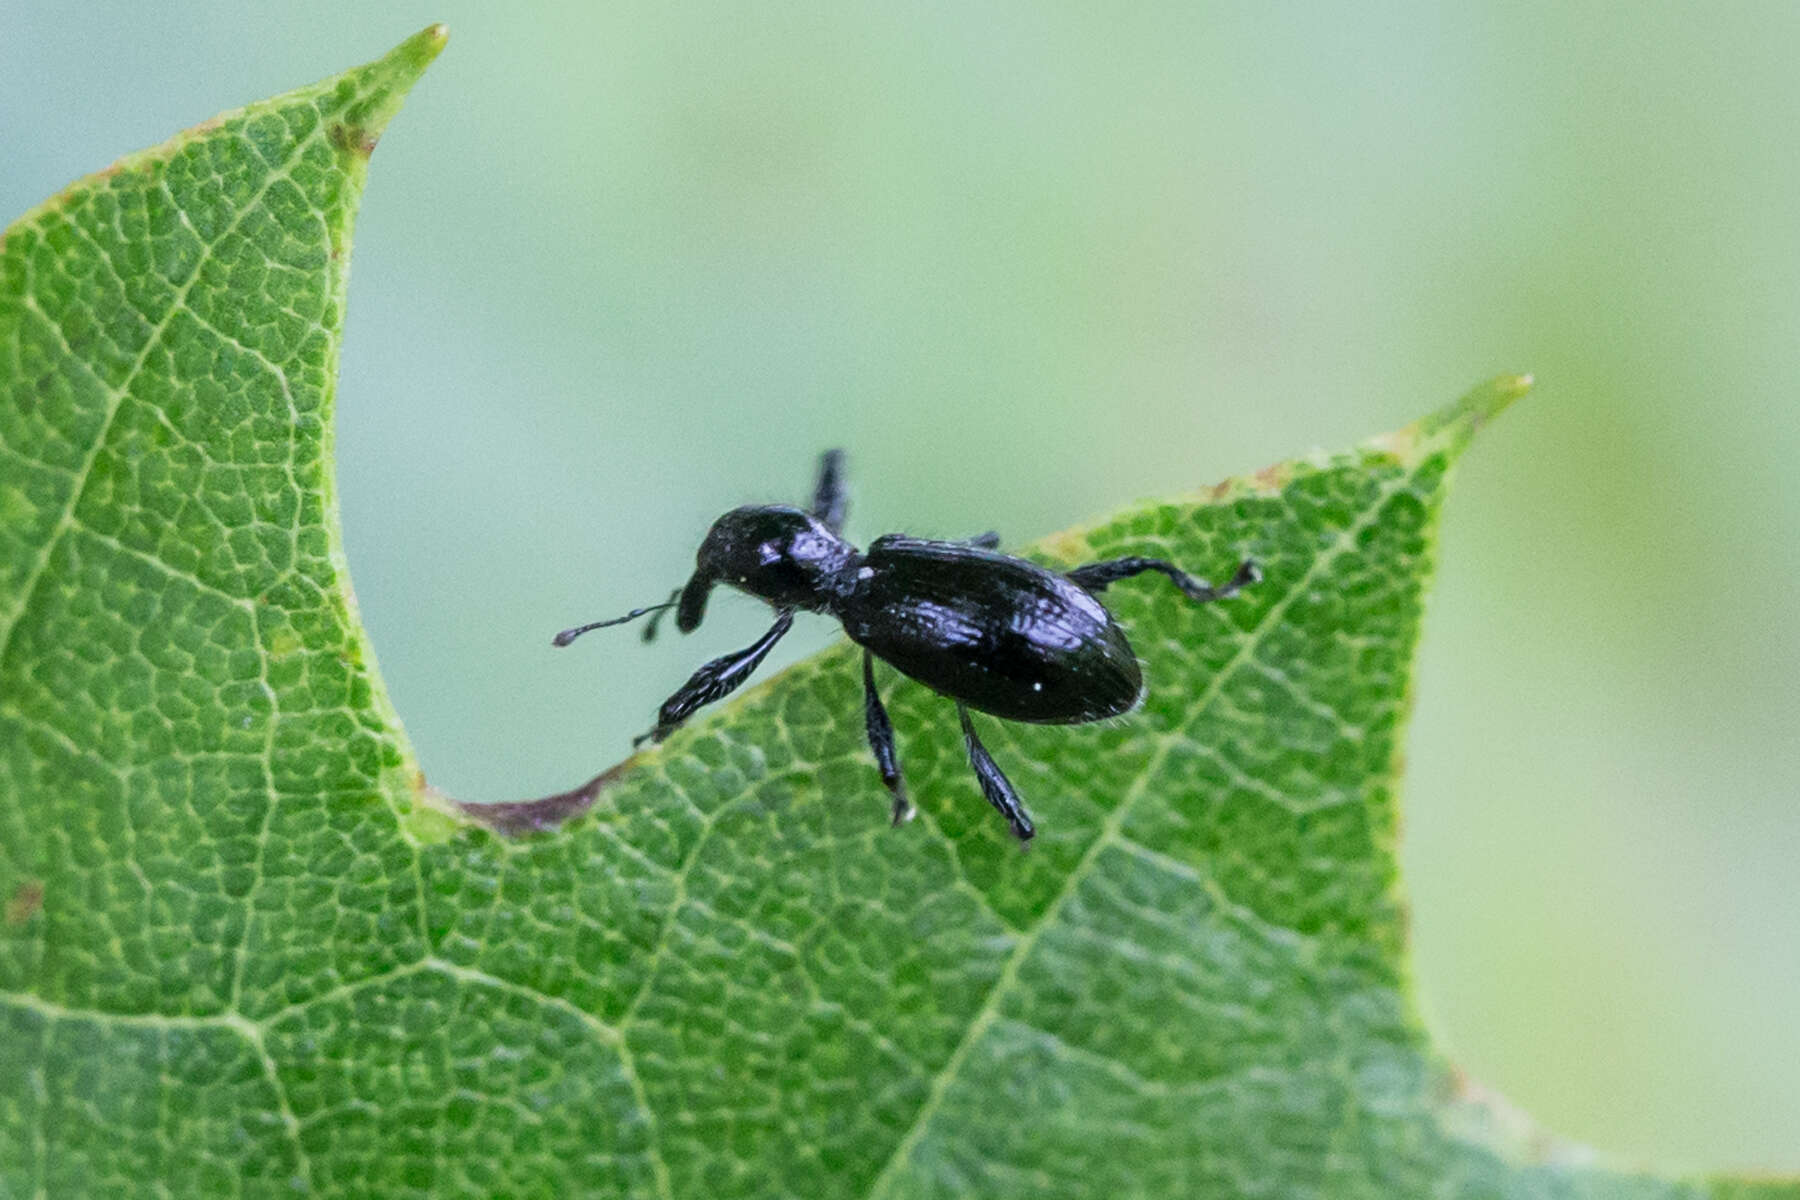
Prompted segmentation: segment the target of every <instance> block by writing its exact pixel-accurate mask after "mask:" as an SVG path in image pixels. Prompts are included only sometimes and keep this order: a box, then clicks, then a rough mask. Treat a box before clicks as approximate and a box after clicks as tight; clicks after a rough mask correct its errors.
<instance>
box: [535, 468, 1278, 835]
mask: <svg viewBox="0 0 1800 1200" xmlns="http://www.w3.org/2000/svg"><path fill="white" fill-rule="evenodd" d="M847 508H848V497H847V494H846V492H845V490H844V484H843V454H842V453H841V452H840V451H836V450H833V451H829V452H828V453H826V455H825V456H824V458H823V460H822V461H821V462H820V465H819V482H818V487H817V489H816V490H815V493H814V496H813V503H812V507H811V509H810V510H802V509H798V508H789V507H787V506H785V505H776V504H770V505H754V506H749V507H745V508H736V509H733V510H732V511H730V512H728V513H726V514H725V515H724V516H722V517H720V518H719V519H718V520H717V521H715V522H713V527H712V529H710V530H709V531H708V532H707V535H706V540H705V541H704V542H702V543H701V544H700V551H699V553H698V554H697V555H696V556H695V567H694V574H693V577H692V578H691V579H689V580H688V582H687V584H686V586H684V587H682V588H681V589H679V590H678V591H677V592H676V593H675V594H674V595H673V596H671V597H670V599H669V601H668V602H667V603H666V604H652V605H649V606H647V607H645V608H638V609H633V610H632V611H631V612H629V613H627V614H625V615H624V616H622V617H617V618H614V619H613V620H610V621H596V622H594V623H593V624H591V625H581V626H578V627H576V628H574V629H565V630H563V631H562V632H561V633H559V634H557V635H556V638H555V644H556V645H558V646H566V645H568V644H569V643H570V642H572V641H574V640H575V639H576V638H577V637H579V636H581V635H582V634H583V633H586V632H587V631H588V630H590V629H600V628H603V627H605V626H608V625H619V624H622V623H624V622H626V621H633V620H636V619H637V618H638V617H641V616H644V615H645V614H646V613H654V614H656V615H655V616H653V617H651V620H650V624H649V626H648V627H647V628H646V629H645V630H644V640H645V641H649V640H650V639H651V638H653V637H655V636H656V623H657V621H658V620H660V619H661V616H662V612H663V610H666V609H670V608H673V609H674V610H675V627H676V628H677V629H679V630H681V632H683V633H688V632H691V631H692V630H693V629H694V628H695V627H697V626H698V625H699V624H700V619H701V618H702V617H703V616H705V615H706V599H707V597H708V596H709V595H710V594H711V592H712V589H713V586H714V585H715V584H719V583H724V584H729V585H730V586H732V587H734V588H737V589H738V590H739V591H741V592H746V593H748V594H750V595H752V596H755V597H757V598H758V599H761V600H766V601H767V602H768V603H769V604H770V605H772V606H773V607H774V609H775V624H774V625H773V626H772V627H771V628H770V629H769V631H768V632H767V633H765V634H763V636H762V637H760V638H758V639H757V640H756V642H755V643H753V644H752V645H750V646H747V647H745V648H744V649H742V650H739V651H737V652H736V653H733V654H727V655H724V656H723V657H721V658H715V659H713V660H712V661H711V662H709V663H707V664H706V665H705V666H703V667H701V668H700V669H699V670H698V671H696V672H694V675H693V677H692V678H691V679H689V680H688V681H687V683H686V684H684V685H683V686H682V688H681V690H680V691H678V692H676V693H675V694H674V695H673V696H670V697H669V698H668V700H666V701H665V702H664V703H663V706H662V709H661V711H660V712H658V714H657V718H656V727H655V728H654V729H652V730H650V731H649V732H648V733H646V734H643V735H642V736H640V737H639V738H638V739H637V741H639V742H643V741H645V740H650V741H657V742H660V741H662V740H663V739H664V738H666V737H668V736H669V734H670V733H672V732H674V731H675V729H676V728H678V727H679V726H680V725H681V723H682V722H683V721H685V720H687V719H688V717H690V716H692V715H693V713H694V711H695V710H696V709H698V708H700V707H701V706H702V705H705V704H710V703H712V702H713V701H714V700H718V699H720V698H721V697H724V696H726V695H729V694H730V693H731V692H733V691H735V690H736V689H737V688H738V687H739V686H740V685H741V684H743V682H744V681H745V680H746V679H748V678H749V677H750V675H751V673H752V672H754V671H755V670H756V668H757V666H758V665H759V664H760V663H761V662H762V660H763V659H764V658H765V657H767V656H768V653H769V651H770V650H771V649H772V648H773V647H774V645H775V643H776V642H778V641H780V640H781V638H782V636H783V635H784V634H786V633H787V631H788V630H789V629H790V628H791V627H792V626H793V623H794V613H795V612H796V611H798V610H805V611H808V612H818V613H824V614H826V615H827V616H831V617H835V618H836V619H837V620H838V621H839V622H840V623H842V625H843V627H844V632H845V633H847V634H849V635H850V640H851V641H853V642H856V643H857V644H858V645H860V646H861V647H862V648H863V716H864V721H865V724H866V725H867V728H868V735H869V746H870V748H871V749H872V750H873V751H874V754H875V764H876V766H877V767H878V768H879V769H880V771H881V780H882V782H883V783H884V784H886V785H887V789H888V792H889V794H890V795H891V796H892V797H893V802H894V803H893V817H894V824H896V825H898V824H900V823H901V822H902V821H904V820H906V819H907V818H908V817H909V816H911V814H912V805H911V804H910V803H909V802H908V800H907V798H906V784H905V782H904V780H902V779H901V777H900V765H899V759H898V756H897V754H896V752H895V748H894V728H893V725H892V724H891V723H889V721H888V715H887V710H886V708H884V707H883V706H882V703H881V696H880V694H879V693H877V692H876V690H875V665H874V660H875V659H877V658H879V659H881V660H883V661H884V662H886V663H888V664H889V665H891V666H893V667H894V668H896V669H897V670H899V671H900V672H901V673H902V674H904V675H908V676H910V677H911V678H913V679H916V680H918V681H919V682H920V683H922V684H924V685H925V686H926V687H928V688H931V689H932V690H933V691H935V692H939V693H941V694H943V695H945V696H948V697H949V698H950V699H952V700H954V701H956V711H957V715H958V716H959V717H960V718H961V720H962V731H963V742H964V745H965V747H966V748H967V750H968V754H969V764H970V765H971V766H972V767H973V768H974V769H975V776H976V778H977V779H978V780H980V782H981V790H982V792H983V794H984V795H986V796H987V798H988V802H989V803H991V804H992V805H993V806H994V807H995V808H996V809H998V810H999V811H1000V814H1001V815H1002V816H1004V817H1005V818H1006V820H1007V823H1008V824H1009V825H1011V827H1012V831H1013V833H1014V834H1015V835H1016V836H1017V837H1018V838H1019V840H1020V841H1021V842H1026V841H1029V840H1030V839H1031V837H1032V835H1033V834H1034V833H1036V828H1035V827H1034V826H1033V825H1032V823H1031V818H1030V816H1028V815H1027V814H1026V812H1025V805H1024V804H1023V802H1021V801H1020V799H1019V794H1018V792H1017V791H1015V790H1014V788H1013V786H1012V783H1011V781H1010V780H1008V779H1007V778H1006V776H1005V775H1004V774H1002V773H1001V770H1000V768H999V767H998V766H997V765H996V764H995V762H994V760H993V758H992V757H991V756H989V754H988V752H987V748H986V747H985V746H983V745H982V744H981V739H980V738H978V737H977V736H976V735H975V726H974V724H973V723H972V722H971V721H970V720H969V709H971V708H973V709H977V710H979V711H981V712H986V713H992V714H993V715H994V716H996V717H1002V718H1004V719H1006V720H1008V721H1029V722H1032V723H1034V724H1039V725H1079V724H1083V723H1085V722H1088V721H1098V720H1101V719H1103V718H1106V717H1116V716H1119V715H1120V714H1122V713H1126V712H1129V711H1131V709H1133V708H1134V707H1136V706H1137V703H1138V701H1139V699H1141V698H1142V696H1143V691H1144V681H1143V676H1142V674H1141V673H1140V672H1139V670H1138V661H1137V656H1136V655H1135V654H1133V653H1132V651H1131V643H1129V642H1128V641H1126V640H1125V631H1124V630H1122V629H1120V628H1119V625H1118V623H1117V622H1116V621H1114V620H1113V617H1112V614H1111V613H1109V612H1108V611H1107V610H1106V607H1105V606H1104V605H1103V604H1101V603H1100V601H1099V600H1098V599H1097V598H1096V597H1097V596H1098V595H1099V593H1100V592H1102V591H1104V590H1105V589H1106V587H1107V585H1109V584H1112V583H1115V582H1117V581H1118V580H1121V579H1124V578H1127V577H1128V576H1132V575H1138V574H1142V573H1143V572H1145V571H1155V572H1158V573H1160V574H1163V575H1166V576H1168V578H1169V579H1170V581H1171V582H1173V583H1174V584H1175V586H1176V587H1178V588H1180V589H1181V591H1182V593H1183V594H1184V595H1186V596H1187V597H1188V598H1189V599H1191V600H1194V601H1195V602H1197V603H1201V604H1204V603H1206V602H1208V601H1211V600H1222V599H1224V598H1226V597H1228V596H1231V595H1233V594H1235V593H1236V592H1237V591H1238V590H1239V589H1240V588H1243V587H1245V586H1247V585H1249V584H1252V583H1255V582H1256V581H1257V580H1258V579H1260V578H1261V573H1260V572H1259V571H1258V570H1257V566H1256V564H1255V563H1254V562H1251V561H1248V560H1246V561H1244V562H1243V563H1241V564H1240V565H1239V566H1238V569H1237V572H1236V574H1234V575H1233V576H1232V577H1231V580H1230V582H1228V583H1226V584H1225V585H1223V586H1222V587H1216V588H1215V587H1213V586H1211V585H1210V584H1208V583H1206V582H1205V581H1204V580H1199V579H1195V578H1194V577H1193V576H1191V575H1188V574H1187V573H1186V572H1184V571H1182V570H1180V569H1179V568H1177V567H1176V566H1175V565H1174V564H1172V563H1168V562H1164V561H1162V560H1161V559H1155V558H1113V559H1107V560H1105V561H1103V562H1095V563H1089V564H1087V565H1086V566H1082V567H1077V568H1075V569H1074V570H1072V571H1069V572H1067V573H1059V572H1057V571H1053V570H1051V569H1049V568H1048V567H1041V566H1038V565H1037V564H1036V563H1032V562H1027V561H1026V560H1024V559H1022V558H1013V557H1011V556H1010V555H1006V554H1001V553H1000V552H999V551H998V550H996V549H995V546H996V545H998V544H999V540H1000V539H999V535H997V534H993V533H985V534H982V535H981V536H980V537H975V538H970V539H969V540H968V541H963V542H937V541H927V540H925V539H923V538H910V537H903V536H901V535H899V534H889V535H888V536H886V537H881V538H877V539H875V541H874V542H872V543H870V545H869V549H868V552H867V553H863V552H860V551H858V550H857V548H856V547H855V546H852V545H851V544H850V543H849V542H847V541H845V540H844V539H843V537H842V536H841V533H840V530H841V529H842V528H843V523H844V515H845V512H846V509H847Z"/></svg>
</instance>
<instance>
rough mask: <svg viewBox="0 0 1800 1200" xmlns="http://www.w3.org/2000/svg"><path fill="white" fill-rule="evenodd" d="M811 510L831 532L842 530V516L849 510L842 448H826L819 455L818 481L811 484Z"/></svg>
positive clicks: (848, 493) (847, 513)
mask: <svg viewBox="0 0 1800 1200" xmlns="http://www.w3.org/2000/svg"><path fill="white" fill-rule="evenodd" d="M811 511H812V515H813V516H815V517H817V518H819V522H820V524H822V525H824V526H825V528H827V529H829V530H831V532H833V533H840V534H841V533H843V532H844V518H845V517H846V516H847V515H849V512H850V491H849V488H848V487H847V486H846V485H845V483H844V452H843V451H842V450H827V451H826V452H825V453H823V454H821V455H820V456H819V481H818V482H817V483H816V484H814V485H813V499H812V510H811Z"/></svg>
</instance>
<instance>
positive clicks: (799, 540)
mask: <svg viewBox="0 0 1800 1200" xmlns="http://www.w3.org/2000/svg"><path fill="white" fill-rule="evenodd" d="M860 561H861V555H859V554H858V553H857V552H856V547H855V546H852V545H851V544H850V543H849V542H846V541H845V540H844V539H843V538H841V537H839V536H838V535H837V534H835V533H833V532H831V530H829V529H827V528H825V526H824V525H822V524H821V523H820V522H819V521H818V519H817V518H815V517H814V516H813V515H812V514H810V513H807V512H803V511H802V510H800V509H798V508H789V507H787V506H786V505H778V504H765V505H751V506H747V507H744V508H734V509H732V510H731V511H730V512H728V513H726V514H725V515H724V516H722V517H720V518H719V519H718V520H717V521H714V522H713V525H712V528H711V529H709V530H707V533H706V540H705V541H703V542H701V543H700V550H699V552H698V553H697V554H696V555H695V556H694V577H693V579H692V580H691V581H690V582H689V583H688V586H687V588H686V589H685V590H684V591H683V594H682V602H681V607H680V611H679V612H678V613H677V614H676V623H677V624H678V625H679V626H680V627H681V628H682V629H684V630H685V629H690V628H692V627H693V626H694V625H697V624H698V623H699V621H700V615H701V613H702V611H703V610H704V608H705V604H706V592H707V591H708V590H710V588H711V586H712V584H714V583H726V584H730V585H731V586H732V587H734V588H737V589H738V590H739V591H741V592H746V593H748V594H749V595H752V596H755V597H757V598H758V599H759V600H766V601H768V602H769V603H770V604H772V605H774V606H775V607H777V608H803V609H810V610H812V611H815V612H817V611H821V610H824V609H828V608H830V607H831V605H832V602H833V599H834V598H835V597H836V596H837V595H838V594H839V593H840V592H842V591H843V590H844V588H845V587H846V586H847V581H848V580H849V579H850V577H851V576H852V575H853V574H854V569H855V566H856V564H857V563H858V562H860Z"/></svg>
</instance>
